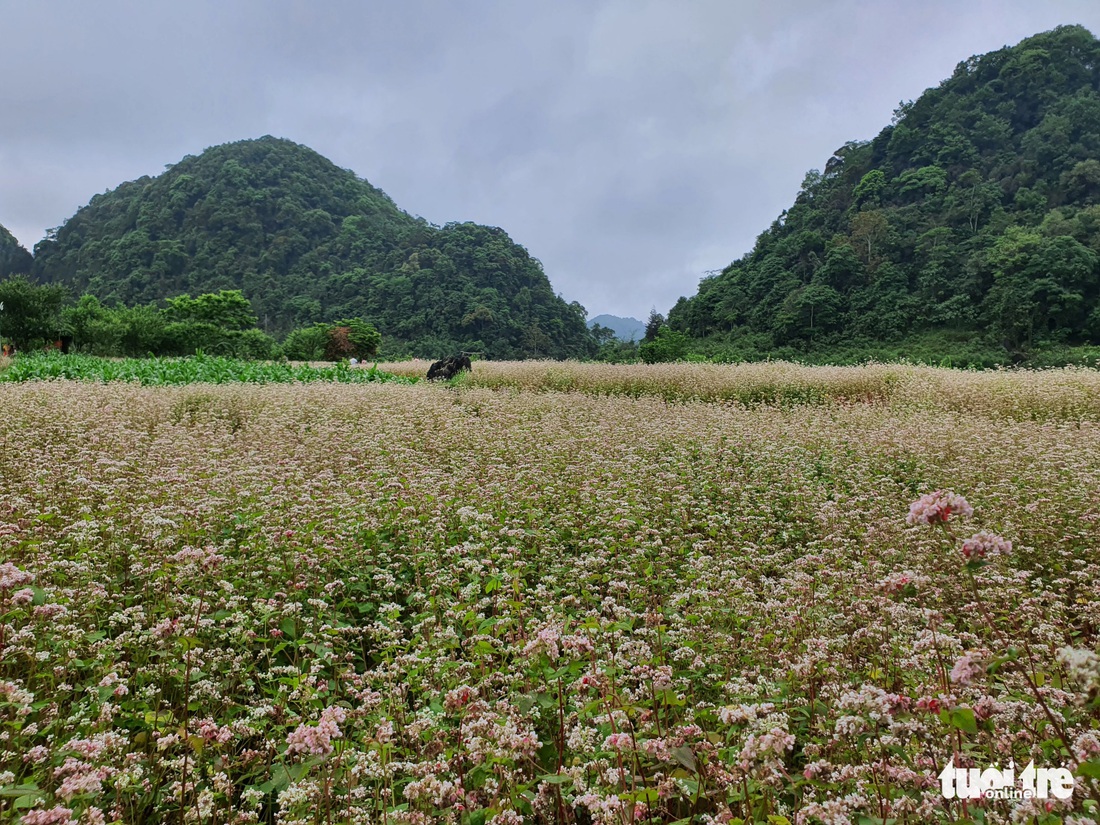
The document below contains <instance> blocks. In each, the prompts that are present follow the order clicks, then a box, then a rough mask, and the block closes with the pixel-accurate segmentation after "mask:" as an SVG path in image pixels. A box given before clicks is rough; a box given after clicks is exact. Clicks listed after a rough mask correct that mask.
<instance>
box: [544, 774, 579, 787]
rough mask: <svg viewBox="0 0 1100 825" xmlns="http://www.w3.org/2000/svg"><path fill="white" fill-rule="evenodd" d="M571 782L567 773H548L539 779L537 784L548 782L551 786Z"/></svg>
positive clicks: (571, 779) (571, 778)
mask: <svg viewBox="0 0 1100 825" xmlns="http://www.w3.org/2000/svg"><path fill="white" fill-rule="evenodd" d="M572 781H573V777H572V776H570V775H569V774H567V773H548V774H546V775H545V776H540V777H539V782H549V783H550V784H551V785H564V784H565V783H566V782H572Z"/></svg>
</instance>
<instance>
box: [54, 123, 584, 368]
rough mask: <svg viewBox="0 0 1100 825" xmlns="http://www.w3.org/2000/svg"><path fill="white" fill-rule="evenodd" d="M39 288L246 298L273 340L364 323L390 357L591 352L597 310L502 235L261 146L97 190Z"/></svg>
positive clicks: (296, 149)
mask: <svg viewBox="0 0 1100 825" xmlns="http://www.w3.org/2000/svg"><path fill="white" fill-rule="evenodd" d="M34 271H35V274H36V275H37V277H38V278H39V280H41V281H44V282H47V283H58V284H64V285H66V286H68V287H69V288H70V289H71V290H72V291H73V292H75V293H79V292H83V291H85V290H86V291H88V292H90V293H91V294H92V295H94V296H96V297H97V298H99V299H100V300H102V301H104V302H106V303H109V304H113V303H116V302H118V303H123V304H126V305H130V306H132V305H137V304H145V303H148V302H153V301H160V300H162V299H166V298H171V297H174V296H179V295H180V294H184V293H186V294H191V295H196V294H203V293H215V292H219V291H221V290H234V289H239V290H241V291H242V292H243V293H244V295H245V296H246V297H247V298H248V299H249V301H250V302H251V304H252V307H253V309H254V311H255V312H256V315H257V317H258V318H259V320H260V326H261V328H262V329H264V330H265V331H266V332H269V333H271V334H274V335H276V336H279V335H282V334H285V333H287V332H289V331H290V330H291V329H293V328H296V327H307V326H310V325H312V324H314V323H317V322H329V321H333V320H336V319H339V318H362V319H364V320H365V321H368V322H370V323H373V324H374V326H376V327H377V328H378V329H379V331H380V332H381V333H382V335H383V340H384V341H385V342H386V343H385V346H386V348H387V351H388V352H389V353H391V354H400V353H406V354H419V355H429V356H430V355H436V356H438V355H439V354H441V353H444V354H445V353H447V352H450V351H453V350H457V349H465V350H470V351H479V352H483V353H485V354H487V355H490V356H493V357H499V358H503V357H529V356H549V357H567V356H583V355H586V354H588V353H589V350H590V347H591V342H590V337H589V335H588V332H587V329H586V327H585V321H584V310H583V308H582V307H580V305H579V304H575V303H574V304H568V303H566V302H565V301H564V300H562V299H561V298H560V297H558V296H556V295H555V294H554V291H553V289H552V288H551V286H550V282H549V280H548V279H547V277H546V274H545V273H544V272H543V270H542V267H541V265H540V264H539V262H538V261H537V260H535V259H534V258H532V257H531V256H530V255H529V254H528V253H527V251H526V250H525V249H524V248H523V247H521V246H519V245H517V244H516V243H514V242H513V241H512V240H511V239H510V238H509V237H508V235H507V234H506V233H505V232H504V231H503V230H501V229H497V228H494V227H487V226H479V225H477V224H472V223H452V224H447V225H446V226H444V227H437V226H433V225H431V224H429V223H427V222H426V221H424V220H421V219H418V218H414V217H412V216H410V215H408V214H406V213H405V212H403V211H401V210H400V209H398V208H397V206H396V205H395V204H394V203H393V201H392V200H391V199H390V198H389V197H388V196H387V195H386V194H385V193H384V192H382V191H381V190H380V189H377V188H375V187H374V186H372V185H371V184H369V183H368V182H366V181H365V180H362V179H360V178H358V177H356V175H355V174H354V173H353V172H350V171H348V170H345V169H340V168H338V167H337V166H335V165H334V164H333V163H331V162H330V161H328V160H326V159H325V158H324V157H322V156H321V155H319V154H317V153H316V152H314V151H312V150H311V149H308V148H306V147H304V146H300V145H298V144H295V143H292V142H290V141H287V140H281V139H276V138H272V137H264V138H260V139H259V140H245V141H240V142H237V143H230V144H226V145H223V146H217V147H214V148H212V149H208V150H206V151H205V152H203V153H202V154H201V155H199V156H197V157H193V156H188V157H186V158H184V159H183V160H182V161H180V162H179V163H177V164H175V165H174V166H172V167H171V168H170V169H168V170H167V171H166V172H164V173H163V174H161V175H159V176H157V177H155V178H149V177H145V178H140V179H138V180H136V181H131V182H129V183H124V184H122V185H121V186H119V187H118V188H117V189H115V190H113V191H111V192H107V193H106V194H102V195H97V196H96V197H94V198H92V200H91V202H90V203H89V204H88V205H87V206H85V207H83V208H82V209H80V210H79V211H78V212H77V213H76V214H75V215H74V216H73V217H72V218H70V219H69V220H68V221H67V222H66V223H65V225H64V226H62V227H60V228H59V229H57V230H56V231H53V232H51V233H50V234H49V235H48V236H47V238H46V240H44V241H42V242H41V243H39V244H38V245H37V246H36V247H35V260H34Z"/></svg>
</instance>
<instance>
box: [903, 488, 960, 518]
mask: <svg viewBox="0 0 1100 825" xmlns="http://www.w3.org/2000/svg"><path fill="white" fill-rule="evenodd" d="M972 515H974V508H973V507H971V506H970V505H969V504H968V503H967V501H966V499H965V498H963V497H962V496H960V495H957V494H955V493H952V492H950V491H948V490H936V491H935V492H933V493H926V494H925V495H923V496H921V497H920V498H919V499H917V500H916V501H914V502H913V503H912V504H910V505H909V515H908V516H906V518H905V521H906V523H907V524H944V523H946V522H948V521H950V519H951V517H952V516H958V517H961V518H966V517H968V516H972Z"/></svg>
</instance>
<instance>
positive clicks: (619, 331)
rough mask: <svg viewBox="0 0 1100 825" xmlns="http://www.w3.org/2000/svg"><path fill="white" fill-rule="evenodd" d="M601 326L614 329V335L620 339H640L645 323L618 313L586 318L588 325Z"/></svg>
mask: <svg viewBox="0 0 1100 825" xmlns="http://www.w3.org/2000/svg"><path fill="white" fill-rule="evenodd" d="M596 324H599V325H600V326H601V327H607V328H608V329H611V330H614V331H615V337H616V338H618V339H619V340H620V341H641V340H642V338H643V337H644V336H645V324H644V323H643V322H641V321H639V320H638V319H637V318H620V317H619V316H618V315H597V316H596V317H595V318H590V319H589V320H588V326H589V327H594V326H596Z"/></svg>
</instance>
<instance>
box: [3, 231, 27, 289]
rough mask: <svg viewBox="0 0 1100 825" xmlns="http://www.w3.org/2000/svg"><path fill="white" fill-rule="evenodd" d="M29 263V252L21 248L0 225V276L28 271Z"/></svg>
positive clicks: (12, 236) (13, 237)
mask: <svg viewBox="0 0 1100 825" xmlns="http://www.w3.org/2000/svg"><path fill="white" fill-rule="evenodd" d="M31 264H32V259H31V253H29V252H28V251H27V250H26V249H24V248H23V245H22V244H21V243H19V241H17V240H16V239H15V236H14V235H12V234H11V232H9V231H8V230H7V229H5V228H4V227H3V226H0V278H6V277H7V276H9V275H15V274H19V273H24V272H29V271H30V268H31Z"/></svg>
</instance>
